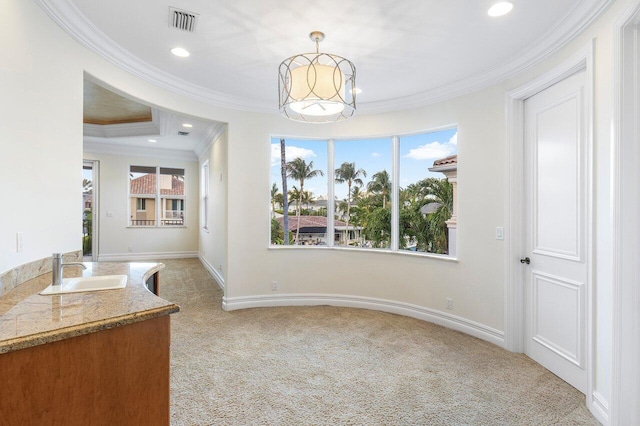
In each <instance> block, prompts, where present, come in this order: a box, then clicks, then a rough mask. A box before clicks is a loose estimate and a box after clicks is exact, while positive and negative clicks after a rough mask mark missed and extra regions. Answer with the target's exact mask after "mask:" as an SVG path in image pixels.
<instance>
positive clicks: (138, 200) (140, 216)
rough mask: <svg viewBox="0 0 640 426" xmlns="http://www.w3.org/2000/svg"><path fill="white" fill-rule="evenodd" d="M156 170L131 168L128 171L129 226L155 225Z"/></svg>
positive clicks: (143, 167) (145, 167)
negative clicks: (129, 196) (129, 195)
mask: <svg viewBox="0 0 640 426" xmlns="http://www.w3.org/2000/svg"><path fill="white" fill-rule="evenodd" d="M156 188H157V187H156V168H155V167H148V166H131V168H130V169H129V193H130V194H131V198H130V204H129V206H130V207H129V211H130V212H131V216H130V223H129V224H130V225H131V226H155V225H156V203H155V197H156V192H157V189H156Z"/></svg>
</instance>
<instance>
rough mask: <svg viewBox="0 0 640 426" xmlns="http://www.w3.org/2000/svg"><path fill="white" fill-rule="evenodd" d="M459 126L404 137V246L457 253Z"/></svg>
mask: <svg viewBox="0 0 640 426" xmlns="http://www.w3.org/2000/svg"><path fill="white" fill-rule="evenodd" d="M457 141H458V132H457V129H449V130H442V131H438V132H432V133H423V134H419V135H411V136H404V137H401V138H400V241H399V248H400V250H411V251H419V252H429V253H439V254H452V255H453V254H455V253H451V252H450V247H454V246H455V229H456V218H455V211H454V210H455V207H454V206H455V203H456V200H455V199H454V194H455V192H456V191H454V185H457V183H456V181H457V169H458V156H457V154H458V146H457V143H458V142H457Z"/></svg>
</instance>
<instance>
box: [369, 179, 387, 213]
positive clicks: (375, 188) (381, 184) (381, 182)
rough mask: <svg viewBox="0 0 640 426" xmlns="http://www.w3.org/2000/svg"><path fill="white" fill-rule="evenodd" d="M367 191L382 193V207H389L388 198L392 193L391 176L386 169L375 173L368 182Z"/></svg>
mask: <svg viewBox="0 0 640 426" xmlns="http://www.w3.org/2000/svg"><path fill="white" fill-rule="evenodd" d="M367 191H369V192H372V193H374V194H380V195H382V208H386V207H387V199H388V197H389V194H390V193H391V177H389V173H388V172H387V171H386V170H383V171H381V172H378V173H376V174H374V175H373V176H372V178H371V182H369V183H368V184H367Z"/></svg>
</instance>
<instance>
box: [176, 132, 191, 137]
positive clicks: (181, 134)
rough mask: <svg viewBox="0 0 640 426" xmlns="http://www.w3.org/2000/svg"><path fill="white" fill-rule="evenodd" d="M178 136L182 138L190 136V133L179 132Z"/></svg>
mask: <svg viewBox="0 0 640 426" xmlns="http://www.w3.org/2000/svg"><path fill="white" fill-rule="evenodd" d="M178 135H180V136H188V135H189V132H178Z"/></svg>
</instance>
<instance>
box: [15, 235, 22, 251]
mask: <svg viewBox="0 0 640 426" xmlns="http://www.w3.org/2000/svg"><path fill="white" fill-rule="evenodd" d="M21 251H22V232H18V233H16V252H18V253H20V252H21Z"/></svg>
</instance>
